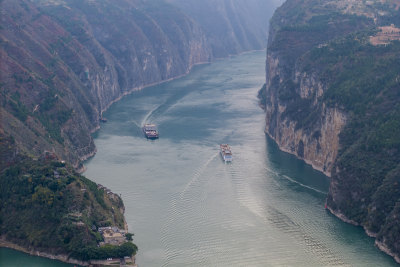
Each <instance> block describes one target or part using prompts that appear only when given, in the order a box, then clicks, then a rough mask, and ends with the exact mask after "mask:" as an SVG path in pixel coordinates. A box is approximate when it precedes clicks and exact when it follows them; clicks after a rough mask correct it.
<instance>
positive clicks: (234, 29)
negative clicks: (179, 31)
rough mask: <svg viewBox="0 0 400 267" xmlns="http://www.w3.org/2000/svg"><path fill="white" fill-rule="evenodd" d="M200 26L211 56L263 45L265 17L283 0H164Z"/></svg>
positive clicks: (260, 47)
mask: <svg viewBox="0 0 400 267" xmlns="http://www.w3.org/2000/svg"><path fill="white" fill-rule="evenodd" d="M168 2H169V3H172V4H174V5H176V6H178V7H179V8H181V9H182V10H183V11H184V12H185V13H186V14H188V15H189V16H190V17H192V18H193V19H194V20H195V21H196V22H198V23H199V25H200V26H201V27H202V29H203V31H204V32H205V34H206V36H207V41H208V43H209V44H210V46H211V50H212V54H213V56H214V57H226V56H228V55H232V54H237V53H239V52H242V51H247V50H254V49H264V48H265V45H266V41H267V35H268V21H269V18H270V17H271V16H272V13H273V11H274V9H275V7H276V6H278V5H279V4H280V3H281V2H283V1H257V0H251V1H242V0H204V1H197V0H168Z"/></svg>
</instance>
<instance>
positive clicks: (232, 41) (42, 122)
mask: <svg viewBox="0 0 400 267" xmlns="http://www.w3.org/2000/svg"><path fill="white" fill-rule="evenodd" d="M170 2H171V3H167V1H164V0H161V1H144V0H137V1H129V0H119V1H111V0H104V1H90V0H84V1H81V0H71V1H61V0H60V1H48V0H32V1H28V0H18V1H12V0H5V1H2V3H1V12H2V16H1V25H2V27H1V28H0V57H1V62H2V63H1V65H0V70H1V79H0V80H1V92H2V93H1V94H0V100H1V102H2V105H1V107H0V113H1V117H2V120H1V121H2V123H1V129H2V131H3V132H4V135H5V136H7V137H9V136H12V137H13V138H14V139H15V142H14V143H13V144H15V145H16V146H17V147H18V148H19V151H20V152H23V153H28V154H30V155H32V156H36V157H37V156H40V155H42V154H43V153H44V151H52V152H55V153H56V154H57V155H58V156H59V157H60V158H61V159H64V160H66V161H68V162H71V163H72V164H73V165H74V166H75V167H78V166H79V164H80V162H81V161H82V160H84V159H86V158H87V157H89V156H92V155H93V154H94V153H95V150H96V148H95V146H94V143H93V140H92V137H91V135H90V134H91V133H92V132H93V131H95V130H96V129H98V128H99V126H100V119H101V117H102V112H103V111H104V110H106V109H107V108H108V107H109V106H110V105H111V104H112V103H113V102H115V101H117V100H118V99H120V98H121V97H122V96H124V95H126V94H128V93H130V92H132V91H134V90H139V89H141V88H143V87H145V86H149V85H152V84H156V83H159V82H161V81H166V80H170V79H173V78H176V77H179V76H181V75H184V74H186V73H188V71H189V70H190V69H191V68H192V66H193V65H195V64H199V63H203V62H210V61H211V60H213V58H215V57H223V56H227V55H228V54H236V53H239V52H242V51H245V50H250V49H261V48H263V47H264V46H263V44H264V43H265V42H263V40H265V36H266V31H267V24H266V23H263V24H260V25H258V26H257V27H255V23H254V22H255V21H257V20H265V21H267V19H266V17H265V16H264V15H265V14H264V13H263V10H261V8H260V7H262V8H264V9H267V10H265V12H269V10H272V9H273V6H274V5H273V4H269V3H265V1H261V0H257V1H252V4H251V5H248V6H249V7H248V8H242V7H243V6H246V5H247V2H246V1H238V0H235V1H216V2H215V1H211V0H210V1H195V3H196V4H197V5H203V4H204V5H206V6H207V7H211V6H213V5H215V7H217V6H218V8H214V9H213V10H216V12H214V13H210V14H209V16H207V18H209V20H204V19H203V18H204V17H205V16H203V13H201V12H206V13H208V12H209V11H211V9H209V8H207V9H203V10H201V12H200V13H196V14H197V16H194V18H192V17H189V15H190V14H193V12H195V7H196V6H190V7H186V8H184V5H183V4H182V5H178V4H179V3H178V2H179V1H172V0H171V1H170ZM200 2H201V4H200ZM245 3H246V4H245ZM192 4H194V3H192ZM220 4H221V6H220ZM254 7H258V13H257V14H256V15H255V16H251V15H252V14H250V12H249V11H250V10H252V9H254ZM188 14H189V15H188ZM220 15H223V17H220ZM228 18H232V19H228ZM214 20H215V21H218V22H221V23H218V25H217V27H216V28H211V29H210V28H209V26H210V25H208V24H206V23H205V21H214ZM218 27H222V28H223V34H222V35H221V32H219V31H217V28H218ZM225 30H226V31H225ZM224 36H225V37H224ZM219 40H222V41H221V42H219ZM216 47H218V48H216Z"/></svg>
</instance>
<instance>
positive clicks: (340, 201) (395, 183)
mask: <svg viewBox="0 0 400 267" xmlns="http://www.w3.org/2000/svg"><path fill="white" fill-rule="evenodd" d="M399 6H400V2H399V1H383V0H382V1H378V0H377V1H344V0H343V1H329V0H327V1H314V0H300V1H298V0H296V1H295V0H288V1H286V2H285V3H284V4H283V5H282V6H281V7H280V8H279V9H278V10H277V11H276V12H275V14H274V16H273V18H272V20H271V26H270V34H269V40H268V51H267V63H266V64H267V65H266V86H265V92H264V94H265V103H264V104H265V109H266V129H265V131H266V133H267V134H268V135H269V136H270V137H272V138H273V139H274V140H275V141H276V142H277V143H278V145H279V146H280V148H281V149H282V150H284V151H287V152H289V153H292V154H294V155H296V156H297V157H299V158H301V159H303V160H305V161H306V162H307V163H309V164H311V165H313V167H314V168H316V169H318V170H321V171H323V172H324V173H325V174H327V175H328V176H331V186H330V190H329V194H328V198H327V206H328V208H329V209H330V210H331V212H332V213H334V214H336V215H338V216H339V217H340V218H342V219H343V220H345V221H347V222H351V223H354V224H356V225H361V226H363V227H364V228H365V229H366V231H367V233H368V234H370V235H372V236H375V237H376V243H377V245H378V246H379V247H380V248H381V249H382V250H384V251H385V252H387V253H388V254H390V255H392V256H394V257H395V258H396V260H397V261H399V255H400V241H399V240H400V227H399V225H400V219H399V218H400V217H399V215H400V213H399V211H400V206H399V203H400V172H399V170H400V105H399V103H400V83H399V79H398V78H399V76H398V73H399V70H400V69H399V66H400V64H399V63H400V42H399V40H400V35H399V34H398V33H399V27H400V16H399V12H398V10H399Z"/></svg>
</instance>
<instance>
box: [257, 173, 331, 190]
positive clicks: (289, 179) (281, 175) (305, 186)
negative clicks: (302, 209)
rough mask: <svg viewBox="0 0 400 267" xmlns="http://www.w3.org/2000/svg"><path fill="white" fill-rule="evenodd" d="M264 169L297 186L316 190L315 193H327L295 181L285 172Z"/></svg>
mask: <svg viewBox="0 0 400 267" xmlns="http://www.w3.org/2000/svg"><path fill="white" fill-rule="evenodd" d="M265 170H266V171H267V172H269V173H272V174H273V175H274V176H276V177H282V178H284V179H286V180H288V181H290V182H292V183H294V184H297V185H299V186H301V187H303V188H307V189H309V190H311V191H314V192H317V193H319V194H322V195H326V194H328V192H324V191H321V190H319V189H316V188H314V187H311V186H309V185H306V184H303V183H300V182H299V181H296V180H295V179H293V178H291V177H289V176H287V175H285V174H280V173H278V172H275V171H272V170H270V169H269V168H265Z"/></svg>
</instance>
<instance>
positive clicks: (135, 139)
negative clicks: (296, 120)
mask: <svg viewBox="0 0 400 267" xmlns="http://www.w3.org/2000/svg"><path fill="white" fill-rule="evenodd" d="M264 65H265V51H259V52H251V53H247V54H243V55H239V56H235V57H231V58H229V59H224V60H220V61H217V62H215V63H213V64H209V65H202V66H197V67H195V68H194V70H193V71H192V72H191V73H190V74H189V75H187V76H185V77H183V78H180V79H177V80H174V81H171V82H168V83H164V84H161V85H157V86H153V87H149V88H146V89H144V90H142V91H138V92H135V93H133V94H131V95H129V96H127V97H125V98H124V99H122V100H121V101H119V102H118V103H116V104H114V105H112V106H111V107H110V109H109V110H108V111H107V112H106V113H105V114H104V116H105V117H106V118H107V119H108V122H107V123H105V124H103V125H102V128H101V130H99V131H98V132H97V133H96V134H95V143H96V146H97V149H98V152H97V154H96V156H95V157H94V158H92V159H91V160H90V161H88V162H87V163H86V167H87V171H86V172H85V175H86V176H87V177H88V178H90V179H92V180H94V181H95V182H97V183H100V184H103V185H105V186H106V187H108V188H110V189H111V190H112V191H114V192H115V193H118V194H121V196H122V199H123V200H124V203H125V207H126V213H125V216H126V219H127V222H128V225H129V230H130V232H133V233H135V237H134V240H135V243H136V244H137V245H138V246H139V253H138V255H137V263H138V264H139V267H160V266H163V267H164V266H174V267H179V266H193V267H195V266H374V267H375V266H397V265H396V264H395V263H394V261H393V260H392V258H391V257H389V256H387V255H385V254H384V253H382V252H380V251H379V250H378V249H377V248H376V247H375V246H374V242H373V239H371V238H369V237H367V236H366V235H365V234H364V232H363V230H362V229H361V228H359V227H355V226H352V225H349V224H346V223H343V222H342V221H340V220H339V219H337V218H336V217H334V216H332V215H331V214H329V213H328V212H327V211H326V210H325V209H324V202H325V197H326V194H327V191H328V187H329V179H328V178H327V177H326V176H324V175H323V174H321V173H319V172H317V171H315V170H313V169H312V168H311V167H310V166H308V165H306V164H304V163H303V162H302V161H300V160H298V159H296V158H295V157H293V156H291V155H289V154H287V153H284V152H281V151H279V149H278V148H277V146H276V145H275V143H274V142H273V141H271V140H269V139H268V138H267V137H266V136H265V135H264V133H263V129H264V123H265V120H264V113H263V111H262V110H261V109H260V108H259V106H258V101H257V97H256V95H257V91H258V89H259V88H261V86H262V84H263V83H264V80H265V68H264ZM144 123H155V124H157V125H158V129H159V132H160V138H159V139H158V140H153V141H151V140H146V139H145V138H144V136H143V133H142V131H141V126H142V125H143V124H144ZM220 143H229V144H230V145H231V148H232V152H233V162H232V163H231V164H225V163H224V162H223V161H222V159H221V157H220V155H219V144H220ZM0 253H1V254H0V255H2V257H5V258H7V257H8V258H10V257H13V256H8V255H9V253H15V252H13V251H11V250H5V249H2V250H0ZM18 255H19V256H18V257H22V258H24V257H25V258H26V257H29V256H26V255H24V254H18ZM29 259H30V261H31V262H34V261H32V259H31V257H30V258H29ZM36 259H37V260H39V258H36ZM40 260H43V259H40ZM1 262H2V261H0V263H1ZM47 262H48V263H47V265H46V264H43V263H42V265H37V266H63V265H62V264H58V263H57V262H54V261H50V260H47ZM2 266H3V265H2ZM5 266H6V265H5ZM7 266H23V265H12V264H11V265H7Z"/></svg>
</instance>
